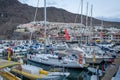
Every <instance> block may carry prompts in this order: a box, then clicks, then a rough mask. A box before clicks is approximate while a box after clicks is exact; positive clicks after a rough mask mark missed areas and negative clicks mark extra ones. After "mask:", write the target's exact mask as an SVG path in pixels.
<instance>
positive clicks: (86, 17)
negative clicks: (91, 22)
mask: <svg viewBox="0 0 120 80" xmlns="http://www.w3.org/2000/svg"><path fill="white" fill-rule="evenodd" d="M87 26H88V2H87V6H86V27H87Z"/></svg>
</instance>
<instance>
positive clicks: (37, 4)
mask: <svg viewBox="0 0 120 80" xmlns="http://www.w3.org/2000/svg"><path fill="white" fill-rule="evenodd" d="M38 6H39V0H38V2H37V7H36V11H35V16H34V20H33V21H34V22H35V20H36V16H37V12H38Z"/></svg>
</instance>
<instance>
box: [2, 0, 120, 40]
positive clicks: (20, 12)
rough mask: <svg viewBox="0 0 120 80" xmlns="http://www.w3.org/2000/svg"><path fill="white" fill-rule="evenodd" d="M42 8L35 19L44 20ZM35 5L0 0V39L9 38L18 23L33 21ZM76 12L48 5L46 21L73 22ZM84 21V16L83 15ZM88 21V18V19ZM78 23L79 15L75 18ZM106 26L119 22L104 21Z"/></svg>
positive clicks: (98, 22)
mask: <svg viewBox="0 0 120 80" xmlns="http://www.w3.org/2000/svg"><path fill="white" fill-rule="evenodd" d="M43 12H44V8H39V9H38V15H37V20H41V21H42V20H44V13H43ZM34 13H35V7H32V6H28V5H27V4H22V3H20V2H19V1H18V0H0V37H1V38H0V39H2V38H10V37H11V36H12V33H13V30H14V29H15V28H16V26H17V25H18V24H21V23H27V22H30V21H33V18H34ZM76 15H77V14H73V13H70V12H68V11H66V10H63V9H59V8H55V7H48V8H47V21H50V22H67V23H74V22H75V17H76ZM83 20H84V21H83V22H84V23H85V16H84V17H83ZM88 20H89V21H88V22H90V19H88ZM76 22H77V23H80V15H79V16H78V18H77V21H76ZM100 24H101V21H100V20H98V19H95V18H94V19H93V25H100ZM104 25H107V26H120V23H119V22H108V21H106V22H104Z"/></svg>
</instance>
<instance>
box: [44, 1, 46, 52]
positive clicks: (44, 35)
mask: <svg viewBox="0 0 120 80" xmlns="http://www.w3.org/2000/svg"><path fill="white" fill-rule="evenodd" d="M44 27H45V28H44V29H45V32H44V39H45V40H44V45H45V46H44V47H45V53H46V0H44Z"/></svg>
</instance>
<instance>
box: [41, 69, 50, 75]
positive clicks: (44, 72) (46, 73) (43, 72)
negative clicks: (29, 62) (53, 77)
mask: <svg viewBox="0 0 120 80" xmlns="http://www.w3.org/2000/svg"><path fill="white" fill-rule="evenodd" d="M39 73H40V74H44V75H48V71H45V70H40V71H39Z"/></svg>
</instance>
